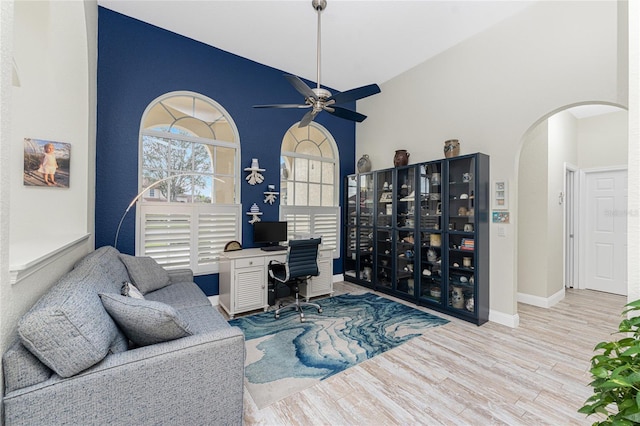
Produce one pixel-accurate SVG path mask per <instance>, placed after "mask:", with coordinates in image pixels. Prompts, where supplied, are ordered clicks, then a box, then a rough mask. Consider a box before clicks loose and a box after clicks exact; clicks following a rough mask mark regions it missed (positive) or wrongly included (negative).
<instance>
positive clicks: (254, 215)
mask: <svg viewBox="0 0 640 426" xmlns="http://www.w3.org/2000/svg"><path fill="white" fill-rule="evenodd" d="M247 214H248V215H249V216H251V220H250V221H249V223H250V224H252V225H253V224H254V223H256V222H260V216H262V212H261V211H260V207H258V205H257V204H256V203H253V205H252V206H251V209H249V211H248V212H247Z"/></svg>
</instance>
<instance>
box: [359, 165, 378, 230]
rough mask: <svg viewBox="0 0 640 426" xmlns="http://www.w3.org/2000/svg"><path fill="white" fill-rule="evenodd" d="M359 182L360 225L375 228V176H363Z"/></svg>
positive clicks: (369, 174) (368, 174)
mask: <svg viewBox="0 0 640 426" xmlns="http://www.w3.org/2000/svg"><path fill="white" fill-rule="evenodd" d="M358 178H359V182H358V191H359V192H358V202H359V206H358V207H359V211H360V214H359V217H358V219H359V221H360V222H359V223H358V224H359V225H360V226H373V214H374V205H373V204H374V196H375V194H374V193H373V175H372V174H371V173H367V174H362V175H360V176H359V177H358Z"/></svg>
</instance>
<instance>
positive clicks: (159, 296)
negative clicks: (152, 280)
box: [144, 282, 211, 310]
mask: <svg viewBox="0 0 640 426" xmlns="http://www.w3.org/2000/svg"><path fill="white" fill-rule="evenodd" d="M144 298H145V299H147V300H153V301H154V302H162V303H166V304H167V305H171V306H173V307H174V308H176V309H178V310H181V309H183V308H189V307H192V306H209V307H210V306H211V302H210V301H209V298H207V296H206V295H205V294H204V293H203V291H202V290H201V289H200V287H198V285H197V284H195V283H193V282H183V283H175V284H171V285H170V286H167V287H164V288H161V289H160V290H156V291H152V292H151V293H147V294H145V295H144Z"/></svg>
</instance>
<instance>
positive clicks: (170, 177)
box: [113, 173, 224, 248]
mask: <svg viewBox="0 0 640 426" xmlns="http://www.w3.org/2000/svg"><path fill="white" fill-rule="evenodd" d="M181 176H202V175H201V174H199V173H180V174H176V175H171V176H167V177H166V178H162V179H158V180H157V181H155V182H153V183H152V184H151V185H149V186H147V187H146V188H143V189H142V191H140V192H138V195H136V196H135V197H133V200H131V202H130V203H129V206H127V209H126V210H125V211H124V213H123V214H122V217H121V218H120V222H119V223H118V229H117V230H116V238H115V239H114V240H113V247H114V248H118V236H119V235H120V228H121V227H122V222H123V221H124V218H125V217H126V216H127V213H129V210H131V207H133V206H134V205H135V204H136V203H137V202H138V200H139V199H140V197H142V196H143V195H144V193H145V192H147V191H148V190H150V189H151V188H153V187H155V186H157V185H159V184H161V183H162V182H166V181H168V180H171V179H175V178H177V177H181ZM213 179H214V180H217V181H220V182H224V181H223V180H222V179H220V178H217V177H213Z"/></svg>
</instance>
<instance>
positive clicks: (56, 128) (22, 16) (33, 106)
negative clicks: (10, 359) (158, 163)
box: [0, 0, 97, 352]
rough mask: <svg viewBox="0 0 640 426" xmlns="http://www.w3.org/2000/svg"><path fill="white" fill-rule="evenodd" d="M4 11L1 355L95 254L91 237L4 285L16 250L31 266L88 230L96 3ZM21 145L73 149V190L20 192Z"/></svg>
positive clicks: (25, 5)
mask: <svg viewBox="0 0 640 426" xmlns="http://www.w3.org/2000/svg"><path fill="white" fill-rule="evenodd" d="M0 3H2V8H0V13H1V14H2V16H0V18H1V22H2V32H0V37H1V38H0V45H1V47H2V50H1V54H2V57H1V60H0V63H1V66H2V76H3V77H2V80H1V87H0V93H1V94H2V109H1V114H2V116H1V120H0V124H1V127H0V136H1V137H2V147H3V149H2V150H0V168H1V170H2V178H3V180H2V185H1V187H2V189H1V191H2V194H1V195H2V210H1V211H0V214H1V215H0V217H1V219H2V228H0V231H1V233H0V253H1V255H2V256H1V258H0V259H1V263H0V267H1V270H0V271H1V275H0V322H1V327H0V352H4V350H5V349H6V347H7V345H8V343H9V342H10V341H11V340H12V338H13V336H14V334H15V326H16V322H17V319H18V318H19V317H20V316H21V315H22V314H23V313H24V312H25V311H26V310H27V309H29V307H31V305H32V304H33V303H34V302H35V301H36V300H37V299H38V297H40V296H41V295H42V293H44V292H45V291H46V290H47V289H48V288H49V287H50V286H51V285H52V284H53V283H54V282H55V281H56V279H57V278H58V277H60V276H61V275H62V274H63V273H65V272H66V271H68V270H69V269H70V268H71V267H72V265H73V264H74V263H75V261H76V260H77V259H79V258H80V257H81V256H83V255H84V254H86V253H87V252H88V251H89V250H90V249H91V248H92V247H93V240H92V238H89V239H87V240H83V241H82V243H80V244H78V245H75V246H73V247H71V248H69V249H68V250H67V251H64V252H63V253H61V254H59V255H58V256H57V257H55V261H54V262H53V263H51V264H49V265H47V266H46V267H45V268H44V269H40V270H33V271H32V272H33V273H32V274H31V275H29V276H27V277H26V278H25V279H24V280H22V281H19V282H17V283H16V284H13V285H12V284H11V283H10V278H9V277H10V275H9V271H10V269H11V268H12V263H13V262H14V259H11V257H12V256H14V253H15V252H16V250H15V248H16V246H24V245H27V244H28V245H30V246H31V247H32V250H30V251H32V252H33V253H34V254H33V256H34V257H36V258H37V257H38V256H39V255H40V254H47V253H40V252H41V251H43V247H48V249H47V250H48V251H51V247H57V248H59V247H60V246H62V245H64V244H65V243H67V242H69V240H70V239H72V238H73V237H75V236H78V235H86V234H88V233H92V232H93V207H92V204H93V195H90V194H92V193H93V191H94V184H93V182H94V175H95V171H94V170H95V166H94V164H95V163H94V161H95V160H94V158H93V157H94V156H95V154H94V152H95V151H94V148H93V147H94V145H95V121H96V118H95V114H96V71H95V70H96V64H97V53H96V52H97V4H96V2H95V1H87V2H79V1H72V2H62V1H50V2H49V1H38V2H32V1H25V0H20V1H16V2H11V1H8V2H5V1H4V0H3V1H2V2H0ZM12 58H15V61H16V63H17V65H18V67H17V68H18V72H19V78H20V86H13V85H12V81H11V71H12ZM6 76H8V78H5V77H6ZM25 137H31V138H40V139H49V140H53V141H59V142H68V143H71V144H72V147H71V170H70V171H71V181H70V188H69V189H60V188H36V187H25V186H23V183H22V159H23V139H24V138H25ZM7 148H8V149H7ZM7 201H8V202H7ZM47 250H45V251H47Z"/></svg>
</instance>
